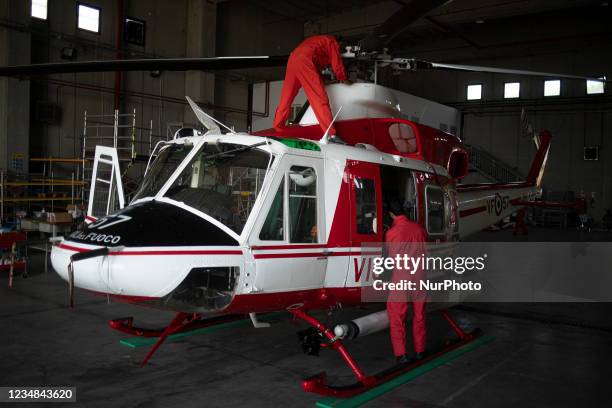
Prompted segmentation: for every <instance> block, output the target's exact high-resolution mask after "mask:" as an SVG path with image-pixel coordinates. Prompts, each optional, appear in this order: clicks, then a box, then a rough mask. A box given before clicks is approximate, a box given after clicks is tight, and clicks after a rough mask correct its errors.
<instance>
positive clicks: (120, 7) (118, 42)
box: [114, 0, 124, 111]
mask: <svg viewBox="0 0 612 408" xmlns="http://www.w3.org/2000/svg"><path fill="white" fill-rule="evenodd" d="M123 16H124V3H123V0H117V30H116V38H115V47H116V48H117V54H116V55H117V59H122V58H123V52H122V46H123V38H122V37H123V20H124V18H123ZM122 74H123V72H121V71H115V95H114V109H115V110H116V111H117V110H121V109H120V105H121V77H122Z"/></svg>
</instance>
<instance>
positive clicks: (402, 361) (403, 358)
mask: <svg viewBox="0 0 612 408" xmlns="http://www.w3.org/2000/svg"><path fill="white" fill-rule="evenodd" d="M395 361H396V362H397V364H408V363H409V362H410V358H409V357H408V354H403V355H401V356H399V357H395Z"/></svg>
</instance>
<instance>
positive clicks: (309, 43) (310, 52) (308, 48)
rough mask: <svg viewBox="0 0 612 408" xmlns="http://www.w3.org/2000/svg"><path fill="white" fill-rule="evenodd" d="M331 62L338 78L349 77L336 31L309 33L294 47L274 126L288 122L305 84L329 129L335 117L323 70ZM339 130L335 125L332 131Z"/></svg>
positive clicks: (310, 99) (330, 131)
mask: <svg viewBox="0 0 612 408" xmlns="http://www.w3.org/2000/svg"><path fill="white" fill-rule="evenodd" d="M330 64H331V66H332V70H333V71H334V74H335V75H336V79H338V80H339V81H346V72H345V71H344V65H343V64H342V57H341V56H340V46H339V44H338V41H336V38H334V36H332V35H315V36H313V37H309V38H307V39H305V40H304V41H303V42H302V43H301V44H300V45H298V46H297V48H296V49H295V50H293V52H292V53H291V55H290V56H289V61H288V62H287V72H286V73H285V81H284V83H283V90H282V92H281V97H280V102H279V104H278V108H277V109H276V114H275V115H274V123H273V124H272V126H273V127H274V128H275V129H282V128H284V127H285V122H286V121H287V119H288V118H289V112H290V110H291V103H292V102H293V99H294V98H295V95H297V93H298V91H299V90H300V88H304V92H306V97H307V98H308V101H309V102H310V106H311V107H312V110H313V111H314V114H315V116H316V117H317V120H318V121H319V126H321V129H323V132H325V131H326V130H327V128H328V127H329V125H330V124H331V123H332V119H333V117H332V114H331V109H330V107H329V99H328V98H327V92H325V85H324V83H323V79H322V78H321V74H320V71H321V70H322V69H324V68H326V67H327V66H329V65H330ZM335 134H336V129H334V127H333V126H332V127H331V128H330V130H329V135H330V136H331V135H335Z"/></svg>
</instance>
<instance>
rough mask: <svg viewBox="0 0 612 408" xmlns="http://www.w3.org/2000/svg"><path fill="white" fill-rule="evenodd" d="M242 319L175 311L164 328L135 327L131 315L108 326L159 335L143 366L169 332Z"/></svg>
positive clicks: (115, 320)
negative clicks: (204, 316) (205, 316)
mask: <svg viewBox="0 0 612 408" xmlns="http://www.w3.org/2000/svg"><path fill="white" fill-rule="evenodd" d="M240 319H244V316H242V315H227V316H218V317H211V318H207V319H203V318H201V317H200V316H199V315H198V314H195V313H183V312H180V313H177V314H176V316H175V317H174V319H172V322H170V324H169V325H168V326H167V327H166V328H164V329H143V328H140V327H135V326H134V325H133V323H134V318H133V317H124V318H120V319H113V320H110V321H109V322H108V324H109V326H110V327H112V328H113V329H115V330H118V331H120V332H123V333H127V334H130V335H132V336H138V337H159V339H158V340H157V342H156V343H155V344H154V345H153V346H152V347H151V349H150V350H149V352H148V353H147V355H146V356H145V358H144V359H143V360H142V362H141V363H140V366H141V367H143V366H145V365H146V364H147V361H149V360H150V359H151V357H152V356H153V354H155V352H156V351H157V349H158V348H159V346H161V345H162V343H163V342H164V341H165V340H166V339H167V338H168V336H170V335H171V334H176V333H183V332H188V331H192V330H196V329H201V328H204V327H210V326H215V325H217V324H222V323H228V322H232V321H235V320H240Z"/></svg>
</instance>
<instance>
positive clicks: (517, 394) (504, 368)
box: [0, 260, 612, 408]
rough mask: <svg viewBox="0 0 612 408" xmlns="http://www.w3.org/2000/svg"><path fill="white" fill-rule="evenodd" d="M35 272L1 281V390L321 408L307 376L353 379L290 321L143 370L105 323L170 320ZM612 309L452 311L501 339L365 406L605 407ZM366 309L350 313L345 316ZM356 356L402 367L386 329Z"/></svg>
mask: <svg viewBox="0 0 612 408" xmlns="http://www.w3.org/2000/svg"><path fill="white" fill-rule="evenodd" d="M38 261H39V262H40V260H38ZM37 269H38V270H42V268H36V267H33V268H31V273H32V276H30V277H29V278H28V279H22V278H17V279H16V280H15V285H14V287H13V288H12V289H9V288H8V287H7V286H6V275H2V276H0V328H1V329H2V330H1V332H0V350H1V351H0V373H2V374H1V375H0V386H9V385H20V386H36V385H49V386H51V385H54V386H75V387H77V400H78V402H77V404H76V406H87V407H109V406H112V407H167V406H174V407H242V406H249V407H251V406H267V407H269V406H291V407H312V406H314V404H315V402H316V401H318V400H319V399H321V397H319V396H316V395H312V394H307V393H304V392H303V391H301V389H300V386H299V382H300V379H301V378H303V377H306V376H310V375H314V374H316V373H318V372H320V371H327V373H328V376H329V378H330V381H335V382H343V383H348V382H352V378H351V375H350V372H349V371H348V370H347V369H346V368H345V367H344V366H343V365H342V364H340V359H339V358H338V356H336V355H335V354H334V353H333V352H330V351H323V352H322V355H321V356H320V357H311V356H306V355H304V354H302V353H301V350H300V348H299V345H298V343H297V338H296V335H295V332H296V331H297V330H299V329H300V328H301V327H303V326H302V325H296V324H295V323H293V322H291V321H290V320H289V319H277V322H276V324H274V325H273V326H272V327H271V328H269V329H254V328H252V327H251V326H248V325H247V326H242V327H238V328H232V329H224V330H220V331H217V332H214V333H209V334H206V335H198V336H192V337H188V338H185V339H183V340H180V341H177V342H173V343H167V344H164V345H163V346H162V348H161V349H160V350H159V351H158V353H157V354H156V355H155V356H154V357H153V360H152V361H151V362H150V364H149V365H148V366H147V367H145V368H139V367H138V365H139V362H140V360H141V359H142V358H143V357H144V355H145V354H146V351H147V349H146V348H140V349H130V348H127V347H125V346H123V345H120V344H119V339H122V338H125V337H127V336H126V335H123V334H121V333H118V332H115V331H113V330H111V329H110V328H108V326H107V321H108V320H109V319H111V318H117V317H124V316H134V317H135V318H136V321H137V322H139V323H141V324H142V325H151V326H154V327H155V326H159V325H161V324H163V323H165V322H168V321H169V320H170V318H171V314H169V313H162V312H158V311H154V310H148V309H143V308H139V307H134V306H130V305H125V304H120V303H114V302H113V303H110V304H107V302H106V299H102V298H99V297H95V296H93V295H90V294H88V293H85V292H82V291H78V292H77V297H76V299H77V306H76V309H75V310H69V309H68V308H67V307H66V304H67V286H66V284H65V283H64V282H63V281H62V280H61V279H60V278H59V277H58V276H57V275H56V274H55V273H53V272H51V271H50V272H49V273H47V274H44V273H35V271H36V270H37ZM610 311H612V307H611V306H610V305H609V304H590V305H589V304H578V305H576V304H555V305H551V304H548V305H542V304H539V305H524V304H518V305H517V304H515V305H507V304H506V305H495V304H489V305H483V304H479V305H463V306H461V307H459V308H454V309H453V310H452V313H453V315H454V316H455V317H456V318H457V319H458V320H459V322H460V323H461V324H462V325H463V326H464V327H466V328H469V327H480V328H481V329H482V330H483V331H484V332H485V333H486V334H487V335H493V336H495V337H496V340H495V341H494V342H492V343H489V344H486V345H483V346H482V347H480V348H479V349H477V350H475V351H473V352H470V353H467V354H464V355H463V356H461V357H459V358H457V359H455V360H452V361H450V362H448V363H446V364H444V365H442V366H440V367H438V368H436V369H434V370H432V371H430V372H428V373H426V374H425V375H423V376H421V377H419V378H417V379H415V380H413V381H411V382H409V383H407V384H405V385H403V386H401V387H399V388H397V389H395V390H393V391H391V392H389V393H388V394H385V395H383V396H382V397H380V398H378V399H377V400H374V401H372V402H370V403H368V404H367V405H366V406H368V407H407V406H410V407H470V408H474V407H475V408H477V407H493V406H494V407H511V408H517V407H521V408H523V407H531V406H533V407H538V408H542V407H561V406H581V407H587V406H602V405H604V404H603V403H604V401H605V402H607V401H609V392H608V388H609V385H610V378H612V319H609V318H608V316H609V314H610ZM363 313H364V312H363V311H355V310H352V311H343V312H342V315H338V316H337V317H336V319H337V320H343V318H346V317H348V316H354V315H358V314H363ZM581 316H582V317H588V319H581ZM336 319H334V320H336ZM429 326H430V337H429V339H430V340H429V346H430V348H435V347H436V345H437V344H439V343H441V342H442V341H443V340H444V339H445V338H447V337H449V336H451V333H450V331H449V329H448V328H447V326H446V325H445V324H444V322H443V320H442V319H441V318H440V317H439V316H437V315H436V314H435V313H434V314H431V315H430V322H429ZM349 350H350V351H351V352H353V353H354V356H355V357H356V358H357V360H358V361H359V362H360V363H361V364H362V366H363V368H364V369H365V370H366V371H368V372H371V373H373V372H375V371H378V370H380V369H382V368H386V367H387V366H388V365H390V364H391V363H392V362H393V358H392V357H391V348H390V344H389V340H388V334H387V333H386V332H383V333H378V334H375V335H372V336H369V337H366V338H363V339H358V340H356V341H354V342H352V343H350V344H349ZM24 405H25V404H22V405H20V406H24ZM67 405H68V406H75V404H67ZM605 405H607V404H605Z"/></svg>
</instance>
